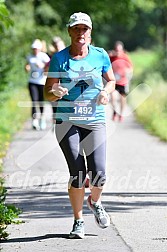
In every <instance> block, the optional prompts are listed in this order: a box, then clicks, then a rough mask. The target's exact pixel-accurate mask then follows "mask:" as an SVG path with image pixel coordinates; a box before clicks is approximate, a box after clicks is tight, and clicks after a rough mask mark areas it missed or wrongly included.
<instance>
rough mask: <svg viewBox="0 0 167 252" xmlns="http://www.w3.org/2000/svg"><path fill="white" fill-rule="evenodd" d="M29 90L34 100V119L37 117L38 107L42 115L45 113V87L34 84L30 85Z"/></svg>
mask: <svg viewBox="0 0 167 252" xmlns="http://www.w3.org/2000/svg"><path fill="white" fill-rule="evenodd" d="M28 88H29V92H30V97H31V100H32V112H31V114H32V118H35V117H36V113H37V106H38V105H39V109H40V113H41V114H42V113H43V110H44V106H43V101H44V96H43V90H44V85H39V84H34V83H28Z"/></svg>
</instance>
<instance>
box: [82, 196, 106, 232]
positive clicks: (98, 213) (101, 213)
mask: <svg viewBox="0 0 167 252" xmlns="http://www.w3.org/2000/svg"><path fill="white" fill-rule="evenodd" d="M87 205H88V207H89V209H90V210H91V211H92V212H93V214H94V217H95V221H96V223H97V225H98V226H99V227H100V228H107V227H108V226H109V225H110V217H109V215H108V214H107V213H106V211H105V210H104V208H103V206H102V204H101V203H94V204H92V203H91V195H89V197H88V199H87Z"/></svg>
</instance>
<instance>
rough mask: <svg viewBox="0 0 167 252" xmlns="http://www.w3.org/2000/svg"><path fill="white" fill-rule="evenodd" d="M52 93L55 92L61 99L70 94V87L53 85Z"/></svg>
mask: <svg viewBox="0 0 167 252" xmlns="http://www.w3.org/2000/svg"><path fill="white" fill-rule="evenodd" d="M50 93H53V94H54V95H55V96H56V97H59V99H61V98H62V97H63V96H64V95H68V89H67V88H63V87H61V86H57V84H56V85H53V87H52V90H50Z"/></svg>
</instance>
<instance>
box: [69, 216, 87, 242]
mask: <svg viewBox="0 0 167 252" xmlns="http://www.w3.org/2000/svg"><path fill="white" fill-rule="evenodd" d="M84 236H85V232H84V221H83V220H75V221H74V225H73V229H72V231H71V232H70V234H69V238H71V239H83V238H84Z"/></svg>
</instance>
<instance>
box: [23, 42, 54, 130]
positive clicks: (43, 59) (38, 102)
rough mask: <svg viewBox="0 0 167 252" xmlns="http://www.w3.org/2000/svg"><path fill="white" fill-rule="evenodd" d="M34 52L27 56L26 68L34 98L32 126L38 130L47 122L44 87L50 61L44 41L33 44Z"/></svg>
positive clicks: (30, 90) (44, 126)
mask: <svg viewBox="0 0 167 252" xmlns="http://www.w3.org/2000/svg"><path fill="white" fill-rule="evenodd" d="M31 48H32V54H30V55H29V56H28V57H27V64H26V66H25V69H26V71H27V72H29V80H28V88H29V92H30V97H31V100H32V126H33V128H34V129H36V130H40V129H42V130H43V129H45V128H46V122H45V119H44V117H43V111H44V106H43V101H44V97H43V88H44V85H45V81H46V76H45V75H44V68H45V65H46V64H47V63H48V62H49V61H50V58H49V56H48V55H47V54H46V53H44V52H42V42H41V41H40V40H39V39H36V40H35V41H34V42H33V43H32V45H31ZM37 106H39V110H40V120H39V116H37Z"/></svg>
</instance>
